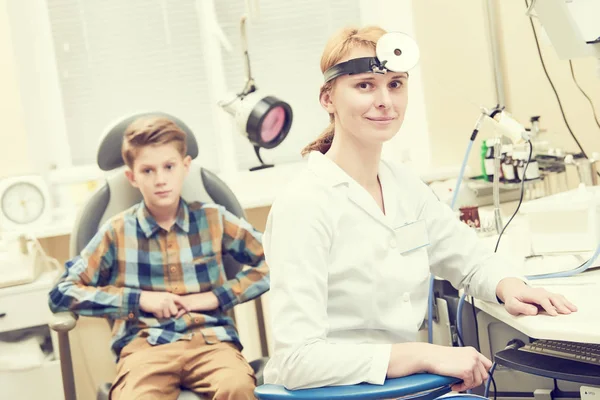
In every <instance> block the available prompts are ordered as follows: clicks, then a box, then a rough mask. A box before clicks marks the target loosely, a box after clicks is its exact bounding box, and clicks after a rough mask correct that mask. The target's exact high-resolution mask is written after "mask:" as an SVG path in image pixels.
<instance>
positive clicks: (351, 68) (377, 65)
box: [324, 32, 419, 83]
mask: <svg viewBox="0 0 600 400" xmlns="http://www.w3.org/2000/svg"><path fill="white" fill-rule="evenodd" d="M375 54H376V57H361V58H354V59H352V60H348V61H345V62H342V63H339V64H336V65H334V66H332V67H330V68H328V69H327V71H325V73H324V77H325V83H327V82H329V81H331V80H333V79H335V78H337V77H339V76H342V75H355V74H364V73H367V72H371V73H376V74H385V73H386V72H387V71H392V72H408V70H410V69H412V68H413V67H414V66H415V65H417V62H418V61H419V47H418V46H417V43H416V42H415V41H414V40H413V39H412V38H411V37H410V36H408V35H407V34H405V33H401V32H390V33H386V34H385V35H383V36H382V37H381V38H380V39H379V40H378V41H377V46H376V48H375Z"/></svg>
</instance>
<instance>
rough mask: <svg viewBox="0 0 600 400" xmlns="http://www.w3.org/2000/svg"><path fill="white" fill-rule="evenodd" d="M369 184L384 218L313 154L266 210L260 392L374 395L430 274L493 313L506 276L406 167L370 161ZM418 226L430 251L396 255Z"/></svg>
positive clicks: (417, 321) (418, 317) (412, 329)
mask: <svg viewBox="0 0 600 400" xmlns="http://www.w3.org/2000/svg"><path fill="white" fill-rule="evenodd" d="M379 179H380V182H381V187H382V192H383V200H384V206H385V215H384V214H383V212H382V211H381V210H380V209H379V207H378V206H377V203H376V202H375V200H374V199H373V197H372V196H371V195H370V194H369V193H368V192H367V191H366V190H365V189H364V188H363V187H362V186H360V185H359V184H358V183H357V182H356V181H354V180H353V179H352V178H351V177H350V176H349V175H347V174H346V173H345V172H344V171H343V170H342V169H341V168H340V167H339V166H338V165H337V164H335V163H334V162H333V161H331V160H330V159H329V158H327V157H326V156H324V155H323V154H321V153H319V152H312V153H311V154H310V155H309V160H308V165H307V168H306V169H305V170H304V171H303V172H301V173H300V174H299V176H298V177H297V178H296V179H294V180H293V181H292V182H291V183H290V184H289V186H288V187H287V188H286V189H285V190H284V191H283V193H282V195H280V196H279V197H278V198H277V199H276V200H275V202H274V204H273V206H272V208H271V212H270V214H269V218H268V221H267V226H266V230H265V234H264V237H263V244H264V248H265V256H266V261H267V264H268V265H269V268H270V273H271V289H270V295H269V304H270V317H271V327H272V334H273V339H274V354H273V355H272V357H271V359H270V360H269V362H268V364H267V367H266V369H265V372H264V377H265V382H266V383H273V384H282V385H284V386H286V387H287V388H291V389H295V388H307V387H320V386H330V385H351V384H356V383H360V382H368V383H372V384H383V382H384V380H385V377H386V372H387V367H388V363H389V358H390V351H391V344H392V343H399V342H408V341H415V340H416V335H417V331H418V329H419V327H420V326H421V324H422V322H423V319H424V317H425V314H426V306H427V295H428V287H429V285H428V283H429V277H430V273H433V274H435V275H436V276H439V277H442V278H444V279H446V280H448V281H450V282H451V283H452V285H453V286H454V287H457V288H463V287H464V288H465V289H466V290H467V292H468V293H469V294H472V295H473V296H475V297H478V298H480V299H484V300H488V301H493V302H497V298H496V286H497V284H498V282H499V281H500V280H501V279H503V278H505V277H508V276H514V275H515V274H514V273H513V272H512V271H510V268H509V265H508V263H507V262H506V261H504V260H501V259H500V258H499V257H498V256H497V255H494V254H490V253H489V252H488V251H485V250H484V249H483V248H482V247H481V244H479V243H478V240H477V235H476V234H475V233H474V232H473V230H472V229H470V228H469V227H468V226H467V225H466V224H464V223H462V222H460V221H459V220H458V219H457V218H456V216H455V214H454V213H453V212H452V211H451V210H450V208H449V207H448V206H447V205H445V204H442V203H440V202H439V200H438V199H437V197H436V196H435V195H434V194H433V192H432V191H431V190H430V189H429V188H428V187H427V186H426V185H425V184H424V183H423V182H421V181H420V180H419V178H418V177H417V176H415V175H414V174H413V173H411V172H410V171H409V170H408V169H407V168H406V167H403V166H400V165H399V166H395V165H391V164H388V163H386V162H381V164H380V167H379ZM422 220H424V222H425V224H422V226H423V227H424V229H423V230H425V229H426V236H428V239H429V243H430V244H429V245H428V246H425V247H421V248H418V249H415V250H412V251H406V250H407V249H406V248H405V247H406V246H404V244H405V243H404V242H408V241H413V240H412V239H413V238H412V237H408V236H407V234H406V232H404V231H403V226H404V225H405V224H410V223H414V222H415V221H422ZM425 227H426V228H425ZM412 236H414V235H412ZM422 244H425V243H422ZM412 245H414V243H413V244H412Z"/></svg>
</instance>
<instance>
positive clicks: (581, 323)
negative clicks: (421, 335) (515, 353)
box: [475, 266, 600, 344]
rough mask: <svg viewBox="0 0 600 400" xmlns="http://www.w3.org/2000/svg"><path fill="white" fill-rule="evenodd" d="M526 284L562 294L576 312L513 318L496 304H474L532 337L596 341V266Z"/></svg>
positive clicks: (599, 329)
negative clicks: (567, 275)
mask: <svg viewBox="0 0 600 400" xmlns="http://www.w3.org/2000/svg"><path fill="white" fill-rule="evenodd" d="M574 267H575V266H574ZM530 285H532V286H536V287H544V288H546V290H549V291H553V292H557V293H561V294H563V295H564V296H565V297H567V298H568V299H569V300H570V301H571V302H572V303H574V304H575V305H576V306H577V308H578V311H577V312H575V313H572V314H570V315H559V316H556V317H551V316H549V315H547V314H540V315H536V316H533V317H531V316H517V317H515V316H513V315H510V314H509V313H508V312H507V311H506V309H505V308H504V306H502V305H500V304H492V303H487V302H483V301H476V302H475V306H476V307H477V308H479V309H480V310H481V311H483V312H485V313H486V314H489V315H490V316H492V317H494V318H496V319H498V320H500V321H502V322H504V323H505V324H507V325H509V326H511V327H513V328H514V329H516V330H518V331H519V332H522V333H524V334H525V335H527V336H529V337H532V338H536V339H551V340H565V341H571V342H580V343H595V344H600V318H599V316H600V301H598V298H599V295H600V270H599V269H596V270H593V271H587V272H585V273H583V274H579V275H575V276H572V277H569V278H553V279H542V280H537V281H530Z"/></svg>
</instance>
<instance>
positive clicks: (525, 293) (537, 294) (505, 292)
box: [496, 278, 577, 316]
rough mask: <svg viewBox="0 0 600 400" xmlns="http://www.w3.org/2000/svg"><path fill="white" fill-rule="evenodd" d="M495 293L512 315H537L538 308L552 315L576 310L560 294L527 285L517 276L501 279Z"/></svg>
mask: <svg viewBox="0 0 600 400" xmlns="http://www.w3.org/2000/svg"><path fill="white" fill-rule="evenodd" d="M496 295H497V296H498V298H499V299H500V300H502V302H503V303H504V308H506V310H507V311H508V312H509V313H510V314H512V315H520V314H523V315H537V314H538V312H539V311H540V309H541V310H545V311H546V312H547V313H548V314H549V315H552V316H556V315H559V314H571V313H572V312H575V311H577V307H576V306H575V305H574V304H573V303H571V302H570V301H569V300H567V299H566V298H565V296H563V295H562V294H558V293H552V292H549V291H547V290H546V289H543V288H534V287H531V286H528V285H526V284H525V282H523V281H522V280H520V279H517V278H504V279H502V280H501V281H500V283H498V286H497V287H496Z"/></svg>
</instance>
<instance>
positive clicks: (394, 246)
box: [390, 238, 397, 249]
mask: <svg viewBox="0 0 600 400" xmlns="http://www.w3.org/2000/svg"><path fill="white" fill-rule="evenodd" d="M396 245H397V243H396V238H393V239H390V247H391V248H392V249H395V248H396Z"/></svg>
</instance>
